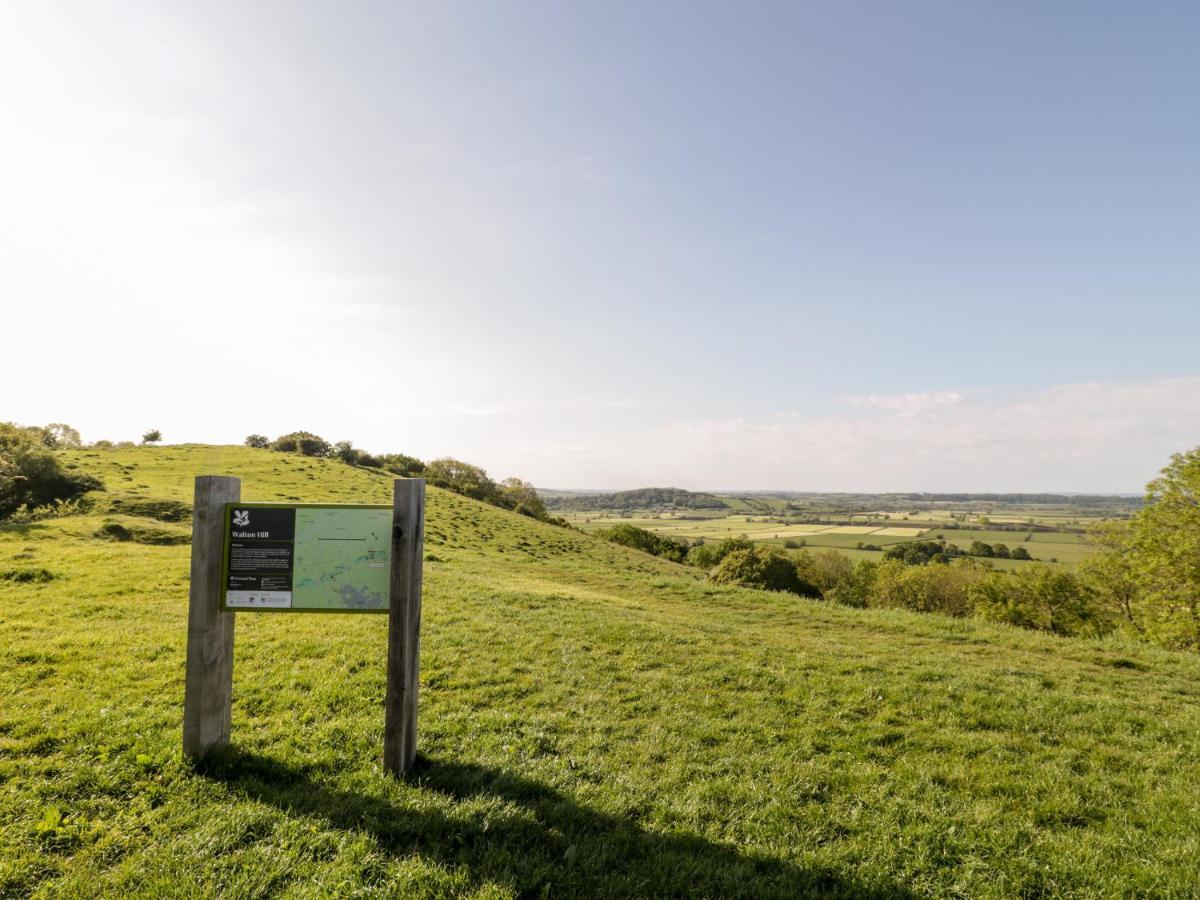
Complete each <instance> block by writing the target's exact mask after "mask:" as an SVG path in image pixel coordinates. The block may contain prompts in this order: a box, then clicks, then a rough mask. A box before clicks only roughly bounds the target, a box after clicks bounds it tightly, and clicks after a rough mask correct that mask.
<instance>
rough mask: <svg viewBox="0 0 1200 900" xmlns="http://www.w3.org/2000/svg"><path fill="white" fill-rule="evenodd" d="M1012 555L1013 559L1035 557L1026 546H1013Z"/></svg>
mask: <svg viewBox="0 0 1200 900" xmlns="http://www.w3.org/2000/svg"><path fill="white" fill-rule="evenodd" d="M1011 555H1012V558H1013V559H1033V557H1032V556H1030V555H1029V551H1028V550H1026V549H1025V548H1024V547H1013V548H1012V554H1011Z"/></svg>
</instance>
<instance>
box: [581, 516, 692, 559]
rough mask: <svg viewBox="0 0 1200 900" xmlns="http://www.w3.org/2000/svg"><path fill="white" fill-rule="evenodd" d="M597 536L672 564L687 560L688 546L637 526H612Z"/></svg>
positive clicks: (597, 531)
mask: <svg viewBox="0 0 1200 900" xmlns="http://www.w3.org/2000/svg"><path fill="white" fill-rule="evenodd" d="M594 534H595V536H596V537H598V538H600V539H601V540H604V541H611V542H612V543H614V544H620V545H622V546H624V547H632V548H633V549H634V550H641V551H642V552H643V553H649V554H651V555H653V556H661V557H663V558H664V559H669V560H671V561H672V562H683V561H684V560H685V559H686V558H687V552H688V551H687V546H686V545H685V544H682V543H680V542H678V541H673V540H671V539H670V538H666V537H662V536H661V535H657V534H655V533H654V532H653V531H647V530H646V529H644V528H638V527H637V526H635V525H627V524H621V525H612V526H609V527H608V528H598V529H597V530H596V531H595V532H594Z"/></svg>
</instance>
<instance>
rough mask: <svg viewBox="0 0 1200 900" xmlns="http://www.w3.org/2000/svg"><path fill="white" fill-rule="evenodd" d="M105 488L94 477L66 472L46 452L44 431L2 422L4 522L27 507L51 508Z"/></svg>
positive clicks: (0, 512)
mask: <svg viewBox="0 0 1200 900" xmlns="http://www.w3.org/2000/svg"><path fill="white" fill-rule="evenodd" d="M102 487H103V485H102V484H101V483H100V481H99V480H98V479H96V478H93V477H92V476H90V475H76V474H74V473H70V472H67V471H65V470H64V469H63V468H62V466H61V465H60V464H59V461H58V459H57V458H56V457H55V456H54V454H53V453H51V452H50V451H49V450H46V449H45V447H44V445H43V442H42V430H41V429H38V428H23V427H21V426H19V425H14V424H12V423H11V422H4V423H0V519H6V518H8V517H9V516H11V515H12V514H13V513H15V512H16V511H17V510H18V509H20V508H21V507H23V506H27V507H41V506H47V505H50V504H52V503H55V502H57V501H59V500H70V499H72V498H74V497H78V496H80V495H81V494H84V493H86V492H87V491H94V490H100V489H101V488H102Z"/></svg>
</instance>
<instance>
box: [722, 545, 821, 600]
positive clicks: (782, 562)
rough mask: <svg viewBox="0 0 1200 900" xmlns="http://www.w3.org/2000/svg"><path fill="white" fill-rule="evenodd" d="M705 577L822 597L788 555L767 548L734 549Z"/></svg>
mask: <svg viewBox="0 0 1200 900" xmlns="http://www.w3.org/2000/svg"><path fill="white" fill-rule="evenodd" d="M708 577H709V578H710V579H711V580H713V581H715V582H717V583H718V584H739V585H742V586H743V587H752V588H762V589H764V590H768V591H787V592H789V593H792V594H799V595H801V596H802V597H820V596H821V592H820V591H819V590H818V589H817V587H816V586H815V585H813V584H810V583H809V582H807V581H805V580H804V579H803V578H801V577H800V573H799V572H798V571H797V569H796V563H795V562H794V561H793V560H792V558H791V557H789V556H787V555H786V554H784V553H783V552H782V551H779V550H776V549H774V548H769V547H752V548H751V549H749V550H734V551H733V552H732V553H730V554H728V555H727V556H726V557H725V558H724V559H722V560H721V562H720V563H719V564H718V565H717V567H716V568H715V569H713V570H712V572H711V573H710V574H709V576H708Z"/></svg>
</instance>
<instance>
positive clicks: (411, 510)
mask: <svg viewBox="0 0 1200 900" xmlns="http://www.w3.org/2000/svg"><path fill="white" fill-rule="evenodd" d="M424 543H425V481H424V480H423V479H420V478H398V479H396V482H395V487H394V492H393V507H392V561H391V564H392V578H391V600H390V606H389V611H388V659H387V694H386V697H385V698H384V724H383V767H384V769H385V770H386V771H388V772H391V773H392V774H393V775H403V774H404V773H405V772H407V771H408V770H409V769H411V768H412V765H413V762H414V761H415V760H416V757H417V682H418V680H419V678H420V664H419V656H420V645H421V565H422V562H423V560H422V554H423V548H424Z"/></svg>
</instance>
